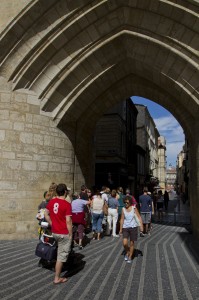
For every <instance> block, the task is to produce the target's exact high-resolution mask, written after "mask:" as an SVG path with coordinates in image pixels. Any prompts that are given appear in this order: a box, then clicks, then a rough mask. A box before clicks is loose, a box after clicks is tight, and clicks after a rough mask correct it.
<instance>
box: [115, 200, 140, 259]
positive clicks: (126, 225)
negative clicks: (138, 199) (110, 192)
mask: <svg viewBox="0 0 199 300" xmlns="http://www.w3.org/2000/svg"><path fill="white" fill-rule="evenodd" d="M124 206H125V207H123V209H122V215H121V220H120V234H123V246H124V249H125V252H126V255H125V257H124V260H125V261H126V262H127V263H131V258H132V256H133V251H134V242H135V241H137V236H138V226H140V230H141V231H143V223H142V219H141V217H140V214H139V212H138V210H137V208H135V207H133V206H132V197H131V196H126V197H125V198H124ZM138 220H139V224H138ZM129 239H130V245H129V243H128V240H129Z"/></svg>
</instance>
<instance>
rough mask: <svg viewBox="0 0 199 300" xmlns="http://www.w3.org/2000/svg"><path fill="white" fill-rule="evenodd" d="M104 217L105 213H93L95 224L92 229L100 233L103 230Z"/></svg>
mask: <svg viewBox="0 0 199 300" xmlns="http://www.w3.org/2000/svg"><path fill="white" fill-rule="evenodd" d="M103 218H104V214H103V213H101V214H95V213H93V225H92V231H96V232H97V233H100V232H101V230H102V220H103Z"/></svg>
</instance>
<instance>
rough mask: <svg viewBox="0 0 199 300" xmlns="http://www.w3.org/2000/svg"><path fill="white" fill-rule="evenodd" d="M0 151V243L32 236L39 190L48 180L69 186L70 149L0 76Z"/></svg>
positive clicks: (31, 101) (36, 105) (30, 98)
mask: <svg viewBox="0 0 199 300" xmlns="http://www.w3.org/2000/svg"><path fill="white" fill-rule="evenodd" d="M0 149H1V152H0V161H1V168H0V190H1V193H0V206H1V210H0V239H15V238H31V237H33V236H37V228H38V221H37V220H36V218H35V216H36V213H37V207H38V204H39V203H40V202H41V200H42V199H43V193H44V191H45V190H47V189H48V187H49V185H50V184H51V182H56V183H60V182H64V183H66V184H67V185H68V186H71V188H72V187H73V179H74V176H73V171H74V152H73V147H72V145H71V142H70V141H69V139H68V138H67V137H66V135H65V134H64V133H63V132H61V131H60V130H59V129H58V128H57V127H56V126H55V123H54V122H53V120H52V119H51V118H50V117H48V116H45V115H41V113H40V101H39V100H38V99H37V97H36V96H35V95H34V94H33V93H31V92H30V91H26V90H20V91H15V92H12V91H11V86H10V85H9V84H7V83H6V82H5V81H4V79H3V78H0ZM78 172H79V173H80V170H79V171H78ZM76 175H77V176H78V178H80V177H81V178H82V176H81V174H76ZM79 181H80V180H78V182H79ZM82 182H84V180H83V179H82Z"/></svg>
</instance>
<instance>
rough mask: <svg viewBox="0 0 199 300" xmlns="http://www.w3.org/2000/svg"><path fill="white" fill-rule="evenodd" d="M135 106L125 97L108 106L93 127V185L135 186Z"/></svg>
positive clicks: (133, 187)
mask: <svg viewBox="0 0 199 300" xmlns="http://www.w3.org/2000/svg"><path fill="white" fill-rule="evenodd" d="M136 117H137V110H136V108H135V106H134V104H133V102H132V101H131V99H127V100H125V101H122V102H120V103H119V104H117V105H116V106H114V107H113V108H112V109H110V110H108V111H107V112H106V113H105V114H104V115H103V116H102V118H101V119H100V120H99V121H98V123H97V125H96V131H95V138H94V139H95V145H96V147H95V151H96V163H95V185H96V186H97V187H98V188H100V187H101V186H102V185H107V186H109V187H110V188H117V187H118V186H122V187H123V188H127V187H129V188H130V189H131V190H132V191H134V189H135V182H136V174H137V166H136V165H137V163H136Z"/></svg>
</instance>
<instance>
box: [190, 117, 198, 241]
mask: <svg viewBox="0 0 199 300" xmlns="http://www.w3.org/2000/svg"><path fill="white" fill-rule="evenodd" d="M194 126H195V134H194V138H193V141H189V143H190V154H189V160H190V179H189V194H190V208H191V221H192V226H193V233H194V235H195V236H196V238H197V239H199V217H198V214H199V198H198V195H199V136H198V128H199V121H196V122H195V124H194Z"/></svg>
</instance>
